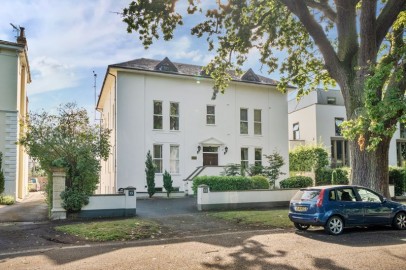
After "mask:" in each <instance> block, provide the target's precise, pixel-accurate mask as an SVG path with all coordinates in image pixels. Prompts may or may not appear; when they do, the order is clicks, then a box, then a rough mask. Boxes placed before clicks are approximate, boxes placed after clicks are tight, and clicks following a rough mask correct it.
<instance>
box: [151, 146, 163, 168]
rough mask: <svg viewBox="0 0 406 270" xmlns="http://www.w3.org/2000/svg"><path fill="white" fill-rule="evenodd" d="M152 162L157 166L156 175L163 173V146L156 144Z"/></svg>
mask: <svg viewBox="0 0 406 270" xmlns="http://www.w3.org/2000/svg"><path fill="white" fill-rule="evenodd" d="M152 160H153V161H154V164H155V173H162V168H163V166H162V144H154V151H153V156H152Z"/></svg>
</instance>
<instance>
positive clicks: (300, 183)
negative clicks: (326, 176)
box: [279, 176, 313, 188]
mask: <svg viewBox="0 0 406 270" xmlns="http://www.w3.org/2000/svg"><path fill="white" fill-rule="evenodd" d="M279 185H280V186H281V188H305V187H310V186H312V185H313V180H312V178H311V177H308V176H292V177H289V178H286V179H285V180H282V181H280V182H279Z"/></svg>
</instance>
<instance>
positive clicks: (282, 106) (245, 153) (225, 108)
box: [97, 58, 289, 193]
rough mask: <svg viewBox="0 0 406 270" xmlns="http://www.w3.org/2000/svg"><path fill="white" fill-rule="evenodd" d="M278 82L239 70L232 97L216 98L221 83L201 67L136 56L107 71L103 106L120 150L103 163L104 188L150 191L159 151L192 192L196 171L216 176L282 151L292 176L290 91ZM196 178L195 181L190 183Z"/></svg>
mask: <svg viewBox="0 0 406 270" xmlns="http://www.w3.org/2000/svg"><path fill="white" fill-rule="evenodd" d="M275 84H276V82H275V81H273V80H271V79H268V78H266V77H262V76H259V75H257V74H255V73H254V72H253V71H252V70H248V71H247V72H246V73H245V74H244V75H243V76H241V77H237V76H234V75H233V80H232V82H231V83H230V85H229V87H228V89H227V90H226V92H225V94H218V95H217V98H216V99H212V96H213V89H212V88H213V81H212V79H211V78H210V77H208V76H205V75H204V73H203V72H202V67H201V66H195V65H187V64H181V63H172V62H171V61H170V60H169V59H168V58H165V59H163V60H162V61H161V60H152V59H144V58H142V59H136V60H133V61H129V62H124V63H119V64H114V65H110V66H108V68H107V72H106V76H105V78H104V82H103V86H102V89H101V93H100V96H99V100H98V104H97V109H98V110H99V111H100V112H101V118H102V125H103V126H104V127H106V128H109V129H111V130H112V135H111V144H112V146H113V147H112V153H111V155H110V158H109V159H108V160H107V162H102V172H101V174H102V175H101V182H100V186H99V189H98V193H114V192H116V191H117V190H118V189H119V188H125V187H127V186H134V187H136V188H137V192H146V191H147V186H146V179H145V159H146V154H147V152H148V151H151V154H152V157H153V160H154V163H155V164H156V165H157V173H156V177H155V182H156V188H157V189H158V190H161V189H162V190H163V179H162V173H163V172H164V171H165V170H166V171H168V172H169V173H171V175H172V180H173V186H174V187H176V188H177V189H179V191H185V192H187V191H188V192H190V184H189V186H188V182H189V181H184V180H185V179H191V178H192V177H193V176H194V175H197V174H200V175H215V174H217V175H218V174H219V173H220V172H221V171H223V167H222V166H224V165H227V164H230V163H241V164H243V165H247V164H255V163H256V164H258V163H260V164H263V165H266V164H267V163H266V160H265V159H264V157H263V155H268V154H272V153H273V152H274V151H277V152H278V153H279V154H281V155H282V156H283V157H284V159H285V161H286V165H284V167H283V168H282V171H283V172H285V173H288V168H289V166H288V162H289V160H288V159H289V155H288V125H287V124H288V118H287V116H288V114H287V98H286V94H282V93H280V92H278V91H277V90H276V87H275ZM189 183H190V182H189Z"/></svg>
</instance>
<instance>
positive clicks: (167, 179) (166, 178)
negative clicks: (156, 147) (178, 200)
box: [163, 170, 173, 197]
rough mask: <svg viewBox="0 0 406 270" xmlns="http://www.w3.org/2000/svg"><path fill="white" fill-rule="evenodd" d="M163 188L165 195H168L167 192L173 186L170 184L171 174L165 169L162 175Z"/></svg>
mask: <svg viewBox="0 0 406 270" xmlns="http://www.w3.org/2000/svg"><path fill="white" fill-rule="evenodd" d="M163 178H164V188H165V190H166V196H167V197H169V194H171V192H172V191H173V186H172V183H173V181H172V176H171V175H170V174H169V173H168V172H167V171H166V170H165V172H164V175H163Z"/></svg>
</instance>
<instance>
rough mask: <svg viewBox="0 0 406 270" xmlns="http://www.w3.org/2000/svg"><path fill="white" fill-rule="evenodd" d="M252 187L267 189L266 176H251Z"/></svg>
mask: <svg viewBox="0 0 406 270" xmlns="http://www.w3.org/2000/svg"><path fill="white" fill-rule="evenodd" d="M251 181H252V189H269V181H268V178H266V177H265V176H262V175H254V176H251Z"/></svg>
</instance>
